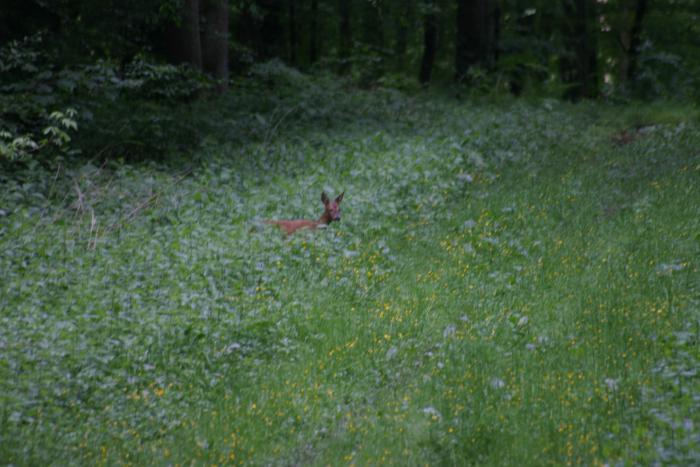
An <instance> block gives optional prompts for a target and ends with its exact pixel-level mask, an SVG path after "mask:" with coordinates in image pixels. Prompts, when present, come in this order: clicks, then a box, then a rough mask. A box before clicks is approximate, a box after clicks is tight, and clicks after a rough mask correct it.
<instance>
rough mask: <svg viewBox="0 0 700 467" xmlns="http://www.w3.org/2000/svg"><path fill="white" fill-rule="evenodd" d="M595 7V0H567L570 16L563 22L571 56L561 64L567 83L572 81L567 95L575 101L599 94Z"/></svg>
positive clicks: (565, 5)
mask: <svg viewBox="0 0 700 467" xmlns="http://www.w3.org/2000/svg"><path fill="white" fill-rule="evenodd" d="M594 7H595V5H594V3H593V0H564V12H565V15H566V17H565V18H564V21H563V22H562V23H563V26H564V28H565V30H564V31H563V32H564V35H565V37H567V38H569V40H568V44H567V46H568V47H567V49H568V50H569V53H570V56H568V57H567V56H564V57H562V58H561V60H560V67H561V74H562V80H563V82H564V83H568V84H571V87H570V88H569V90H567V92H566V93H565V97H567V98H569V99H572V100H578V99H580V98H593V97H596V96H597V95H598V61H597V58H596V41H595V35H594V32H593V31H592V29H593V28H592V23H593V22H594V21H595V12H594Z"/></svg>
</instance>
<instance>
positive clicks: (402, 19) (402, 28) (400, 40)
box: [394, 0, 415, 71]
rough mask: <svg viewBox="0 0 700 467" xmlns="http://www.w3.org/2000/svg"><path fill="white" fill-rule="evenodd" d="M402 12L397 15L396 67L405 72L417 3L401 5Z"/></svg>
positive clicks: (406, 2) (407, 1)
mask: <svg viewBox="0 0 700 467" xmlns="http://www.w3.org/2000/svg"><path fill="white" fill-rule="evenodd" d="M401 7H402V9H401V11H398V12H397V13H396V43H395V45H394V59H395V63H396V67H397V68H398V69H399V70H402V71H403V68H404V66H405V62H406V52H407V51H408V40H409V37H410V33H411V31H410V27H411V25H412V24H413V22H414V19H415V16H414V15H415V1H414V0H405V1H404V3H403V4H402V5H401Z"/></svg>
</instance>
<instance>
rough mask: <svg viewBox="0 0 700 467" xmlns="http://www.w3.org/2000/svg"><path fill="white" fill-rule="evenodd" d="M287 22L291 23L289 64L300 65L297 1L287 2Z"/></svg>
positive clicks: (290, 0) (289, 0) (288, 0)
mask: <svg viewBox="0 0 700 467" xmlns="http://www.w3.org/2000/svg"><path fill="white" fill-rule="evenodd" d="M287 10H288V11H287V20H288V22H289V63H291V64H292V65H295V66H296V65H298V57H297V49H298V48H299V38H298V34H297V9H296V0H287Z"/></svg>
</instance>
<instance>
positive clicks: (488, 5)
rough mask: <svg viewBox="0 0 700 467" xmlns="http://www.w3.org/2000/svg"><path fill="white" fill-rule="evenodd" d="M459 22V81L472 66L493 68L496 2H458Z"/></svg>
mask: <svg viewBox="0 0 700 467" xmlns="http://www.w3.org/2000/svg"><path fill="white" fill-rule="evenodd" d="M456 20H457V37H456V44H455V72H456V75H457V80H458V81H459V80H462V79H463V78H464V76H465V74H466V73H467V71H468V70H469V68H470V67H471V66H474V65H482V66H484V67H486V68H491V67H492V66H493V64H494V62H495V60H496V49H497V48H496V40H497V32H498V20H499V10H498V9H497V8H496V5H495V3H494V2H493V0H457V15H456Z"/></svg>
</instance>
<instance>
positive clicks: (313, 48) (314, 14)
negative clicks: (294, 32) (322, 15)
mask: <svg viewBox="0 0 700 467" xmlns="http://www.w3.org/2000/svg"><path fill="white" fill-rule="evenodd" d="M310 14H311V21H310V23H311V27H310V31H309V35H310V38H309V63H311V64H312V65H313V64H314V63H316V62H317V61H318V57H319V54H320V53H321V50H320V49H321V45H320V42H319V30H318V28H319V22H318V0H311V12H310Z"/></svg>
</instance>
